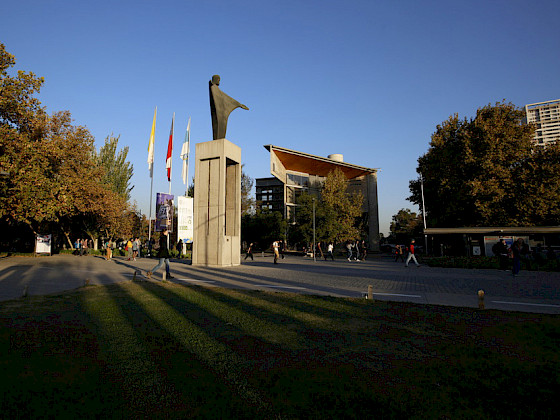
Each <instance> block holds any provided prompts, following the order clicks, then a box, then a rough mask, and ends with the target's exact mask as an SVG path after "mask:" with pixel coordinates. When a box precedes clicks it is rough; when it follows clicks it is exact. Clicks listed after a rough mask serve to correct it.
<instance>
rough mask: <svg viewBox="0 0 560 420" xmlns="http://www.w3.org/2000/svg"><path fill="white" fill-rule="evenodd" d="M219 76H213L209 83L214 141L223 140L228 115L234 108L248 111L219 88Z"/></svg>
mask: <svg viewBox="0 0 560 420" xmlns="http://www.w3.org/2000/svg"><path fill="white" fill-rule="evenodd" d="M219 86H220V76H218V75H217V74H215V75H214V76H212V80H210V82H209V90H210V114H211V115H212V136H213V138H214V140H218V139H225V138H226V129H227V121H228V117H229V114H231V111H233V110H234V109H235V108H243V109H247V110H248V109H249V108H247V107H246V106H245V105H243V104H240V103H239V102H237V101H236V100H235V99H233V98H232V97H230V96H228V95H226V94H225V93H224V92H222V91H221V90H220V88H219Z"/></svg>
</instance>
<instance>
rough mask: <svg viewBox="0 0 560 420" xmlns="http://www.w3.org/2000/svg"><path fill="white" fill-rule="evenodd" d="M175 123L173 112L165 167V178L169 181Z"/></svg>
mask: <svg viewBox="0 0 560 420" xmlns="http://www.w3.org/2000/svg"><path fill="white" fill-rule="evenodd" d="M174 123H175V113H173V119H172V120H171V131H170V132H169V144H168V145H167V160H166V161H165V167H166V168H167V180H168V181H169V182H171V155H172V154H173V124H174Z"/></svg>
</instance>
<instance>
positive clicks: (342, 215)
mask: <svg viewBox="0 0 560 420" xmlns="http://www.w3.org/2000/svg"><path fill="white" fill-rule="evenodd" d="M321 201H322V204H323V205H324V207H325V208H324V215H325V216H324V217H325V220H324V221H323V226H322V227H321V230H322V233H321V238H322V240H325V241H335V242H342V241H344V240H347V239H358V238H360V226H359V221H360V217H361V216H362V204H363V202H364V197H363V195H362V194H361V193H356V192H354V193H348V192H347V180H346V177H345V176H344V173H343V172H342V171H341V170H340V169H338V168H337V169H335V170H334V171H331V172H329V174H328V175H327V177H326V179H325V182H324V184H323V189H322V190H321Z"/></svg>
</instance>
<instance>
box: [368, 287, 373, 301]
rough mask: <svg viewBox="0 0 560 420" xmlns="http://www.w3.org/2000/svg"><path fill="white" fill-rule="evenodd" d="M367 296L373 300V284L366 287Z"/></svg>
mask: <svg viewBox="0 0 560 420" xmlns="http://www.w3.org/2000/svg"><path fill="white" fill-rule="evenodd" d="M367 298H368V299H369V300H373V286H372V285H371V284H370V285H369V286H368V287H367Z"/></svg>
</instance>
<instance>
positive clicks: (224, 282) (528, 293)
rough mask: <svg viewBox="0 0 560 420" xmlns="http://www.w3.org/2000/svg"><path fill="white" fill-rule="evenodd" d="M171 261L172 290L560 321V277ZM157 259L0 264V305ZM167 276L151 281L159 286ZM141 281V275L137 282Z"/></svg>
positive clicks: (117, 276)
mask: <svg viewBox="0 0 560 420" xmlns="http://www.w3.org/2000/svg"><path fill="white" fill-rule="evenodd" d="M189 262H190V261H187V260H171V273H172V275H173V276H174V277H175V278H174V279H173V282H174V283H178V284H184V285H202V286H206V287H228V288H238V289H252V290H267V291H284V292H295V293H306V294H316V295H329V296H336V297H355V298H362V297H363V296H364V294H367V291H368V287H369V286H371V287H372V291H373V297H374V299H376V300H393V301H407V302H414V303H425V304H437V305H449V306H464V307H478V296H477V293H478V290H484V291H485V294H486V296H485V305H486V308H487V309H501V310H513V311H527V312H542V313H551V314H560V274H559V273H545V272H527V271H526V272H522V273H521V276H519V277H515V278H514V277H512V276H511V274H510V273H507V272H503V271H498V270H469V269H448V268H431V267H427V266H421V267H420V268H416V267H414V266H411V267H408V268H405V267H404V265H403V264H400V263H395V262H393V261H392V260H388V259H382V258H375V259H370V260H368V261H362V262H348V261H346V259H344V260H343V259H338V260H336V261H334V262H333V261H323V260H317V261H313V259H309V258H303V257H299V256H288V257H286V258H285V259H284V260H280V261H279V264H277V265H274V264H273V260H272V258H266V257H264V258H263V257H259V256H257V255H255V260H254V261H250V260H246V261H243V260H242V265H240V266H237V267H227V268H219V269H218V268H207V267H200V266H195V267H193V266H191V265H189ZM156 263H157V260H156V259H148V258H139V259H138V260H137V261H127V260H126V258H124V257H116V258H115V259H114V260H113V261H111V262H109V261H105V259H104V258H103V257H100V256H84V257H79V256H73V255H54V256H51V257H36V258H33V257H7V258H1V259H0V301H6V300H10V299H18V298H21V297H22V296H23V294H24V292H26V293H27V295H29V296H34V295H48V294H60V293H64V292H66V291H71V290H75V289H77V288H80V287H82V286H84V285H85V284H86V283H88V284H92V285H106V284H111V283H117V282H122V281H130V280H132V279H133V277H134V273H135V272H139V273H140V274H139V276H140V278H142V279H144V280H145V279H146V278H145V277H144V275H145V273H146V271H148V270H150V269H151V268H153V267H154V266H155V265H156ZM162 272H163V269H160V270H159V271H158V272H157V273H155V274H154V276H153V278H152V281H158V280H161V278H162ZM137 276H138V275H137Z"/></svg>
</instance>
